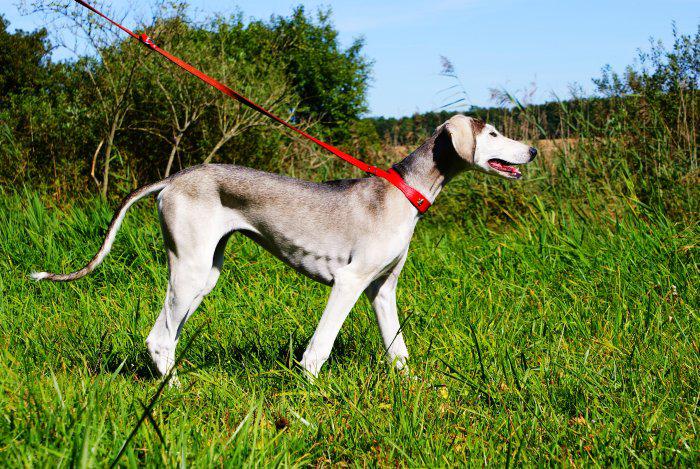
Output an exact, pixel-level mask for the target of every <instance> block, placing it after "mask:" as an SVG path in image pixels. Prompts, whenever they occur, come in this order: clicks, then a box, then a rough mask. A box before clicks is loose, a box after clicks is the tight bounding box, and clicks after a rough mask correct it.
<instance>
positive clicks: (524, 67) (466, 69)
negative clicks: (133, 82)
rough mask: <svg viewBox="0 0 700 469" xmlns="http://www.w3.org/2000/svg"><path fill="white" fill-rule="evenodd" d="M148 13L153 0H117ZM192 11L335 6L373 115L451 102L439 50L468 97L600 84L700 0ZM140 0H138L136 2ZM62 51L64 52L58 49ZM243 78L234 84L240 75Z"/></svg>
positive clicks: (693, 14)
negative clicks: (358, 46) (367, 73)
mask: <svg viewBox="0 0 700 469" xmlns="http://www.w3.org/2000/svg"><path fill="white" fill-rule="evenodd" d="M112 3H113V5H115V7H117V8H122V7H123V8H127V6H129V5H131V10H130V11H132V12H133V14H136V15H140V14H144V15H147V14H148V12H149V8H148V5H149V3H151V2H149V1H148V0H143V1H141V2H138V3H134V2H132V3H130V2H129V1H128V0H114V1H113V2H112ZM190 3H191V4H192V6H193V13H194V14H195V16H196V17H199V18H203V17H204V16H206V15H207V14H210V13H214V12H216V13H223V14H227V13H232V12H234V11H236V8H240V10H241V11H242V12H243V13H244V15H245V16H246V17H254V18H267V17H269V16H270V15H271V14H283V15H286V14H289V13H290V12H291V10H292V8H293V6H294V5H298V4H300V3H301V4H304V5H305V6H306V8H307V9H308V11H315V10H316V9H317V8H319V7H330V8H331V9H332V10H333V16H332V17H333V22H334V24H335V26H336V27H337V29H338V30H339V31H340V37H341V41H342V42H343V43H344V44H349V43H350V42H351V41H352V39H353V38H355V37H358V36H362V37H364V38H365V54H366V55H367V56H368V57H369V58H371V59H372V60H374V68H373V80H372V85H371V89H370V92H369V99H368V102H369V108H370V112H369V115H385V116H401V115H408V114H412V113H414V112H423V111H429V110H435V109H437V108H439V107H440V106H441V105H442V104H445V103H446V101H445V100H444V95H441V94H439V91H440V90H441V89H444V88H445V87H447V86H450V85H451V84H453V82H451V81H450V80H448V79H447V78H445V77H442V76H440V75H439V72H440V55H444V56H446V57H448V58H449V59H450V60H451V61H452V62H453V63H454V66H455V68H456V71H457V73H458V75H459V76H460V78H461V80H462V82H463V84H464V87H465V88H466V90H467V93H468V96H469V104H474V105H482V106H483V105H489V104H493V103H492V102H491V101H490V98H489V89H490V88H506V89H508V90H510V91H513V92H516V94H517V93H518V91H519V90H523V89H525V88H529V87H530V86H531V83H533V82H534V83H535V84H536V89H537V91H536V93H535V94H534V96H533V98H532V101H533V102H542V101H546V100H549V99H551V98H552V96H553V94H556V95H558V96H561V97H566V96H567V95H568V90H569V85H570V84H573V83H577V84H579V85H581V86H583V88H584V90H586V91H588V92H591V91H592V84H591V78H592V77H595V76H598V74H599V71H600V69H601V67H602V66H603V65H605V64H610V65H612V66H613V68H615V69H618V70H621V69H622V68H623V67H624V66H625V65H627V64H629V63H630V62H631V61H632V60H633V58H634V57H635V56H636V50H637V49H638V48H640V47H642V48H644V47H646V46H647V44H648V39H649V37H654V38H658V39H661V40H663V41H664V43H666V44H668V43H670V38H671V22H672V21H675V22H676V24H677V26H678V29H679V30H680V31H681V32H684V33H692V32H694V31H695V29H696V28H697V25H698V23H699V22H700V0H663V1H659V0H656V1H646V0H643V1H627V0H620V1H613V0H610V1H599V0H592V1H563V0H562V1H553V0H531V1H526V0H504V1H486V0H462V1H458V0H432V1H417V0H403V1H395V0H391V1H376V0H375V1H369V0H356V1H317V0H313V1H286V0H273V1H264V0H241V1H238V2H215V1H211V0H210V1H205V0H191V1H190ZM134 5H137V6H136V7H134ZM0 13H2V14H3V15H5V17H6V18H8V19H9V20H10V22H11V26H10V27H11V29H13V28H15V27H17V28H22V29H25V30H26V29H34V28H36V27H41V26H43V24H42V21H43V20H42V18H40V17H34V16H29V17H27V16H21V15H20V13H19V12H18V9H17V2H16V1H14V0H0ZM58 54H59V55H60V52H59V53H58ZM231 85H233V86H234V87H235V84H231Z"/></svg>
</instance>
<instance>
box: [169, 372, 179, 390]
mask: <svg viewBox="0 0 700 469" xmlns="http://www.w3.org/2000/svg"><path fill="white" fill-rule="evenodd" d="M168 386H170V387H171V388H175V389H180V388H182V383H181V382H180V378H178V377H177V375H173V376H171V377H170V379H169V380H168Z"/></svg>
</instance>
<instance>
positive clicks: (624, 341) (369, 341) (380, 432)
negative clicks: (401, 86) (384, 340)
mask: <svg viewBox="0 0 700 469" xmlns="http://www.w3.org/2000/svg"><path fill="white" fill-rule="evenodd" d="M504 187H505V186H504ZM522 197H524V199H523V201H522V203H521V204H520V206H522V207H524V208H523V209H522V210H521V211H520V212H519V213H511V214H510V215H511V216H512V219H511V220H510V221H509V222H507V223H498V224H491V223H488V220H484V219H482V218H480V217H473V218H471V219H470V218H469V217H464V219H463V220H461V222H460V223H454V222H450V223H447V222H444V221H442V218H440V216H431V215H429V216H428V217H427V218H426V220H424V221H422V222H421V223H420V224H419V226H418V229H417V231H416V235H415V238H414V241H413V244H412V247H411V254H410V256H409V260H408V263H407V265H406V268H405V269H404V272H403V274H402V279H401V282H400V284H399V300H398V301H399V309H400V315H401V318H402V320H403V321H404V331H405V337H406V341H407V344H408V347H409V351H410V352H411V354H412V358H411V367H412V374H413V375H415V377H416V379H409V378H407V377H405V376H403V375H400V374H396V373H394V372H392V371H390V370H389V369H388V367H387V366H385V364H384V362H383V357H382V347H381V340H380V336H379V333H378V330H377V328H376V325H375V322H374V317H373V313H372V312H371V310H370V307H369V304H368V302H367V300H366V299H364V298H363V299H362V300H361V301H360V302H359V303H358V305H357V306H356V307H355V309H354V310H353V312H352V313H351V315H350V318H349V320H348V321H347V322H346V324H345V326H344V327H343V329H342V331H341V333H340V336H339V338H338V340H337V342H336V346H335V348H334V350H333V354H332V356H331V360H330V361H329V362H328V363H327V365H326V366H325V367H324V369H323V370H322V372H321V376H320V378H319V380H318V381H317V382H315V383H314V384H309V383H307V382H306V381H305V380H304V379H303V377H302V376H301V374H300V372H299V369H298V367H297V366H296V365H295V360H298V359H299V358H301V354H302V352H303V350H304V347H305V345H306V342H307V341H308V339H309V338H310V337H311V334H312V333H313V330H314V328H315V326H316V323H317V321H318V318H319V316H320V313H321V311H322V309H323V306H324V303H325V299H326V295H327V293H328V290H327V289H326V287H323V286H321V285H318V284H315V283H314V282H312V281H310V280H308V279H305V278H302V277H300V276H299V275H297V274H295V273H294V272H293V271H291V270H290V269H289V268H287V267H286V266H284V265H283V264H282V263H280V262H279V261H277V260H276V259H274V258H273V257H272V256H270V255H269V254H267V253H266V252H265V251H263V250H262V249H261V248H259V247H258V246H257V245H255V244H254V243H252V242H250V241H248V240H247V239H245V238H243V237H234V238H232V240H231V242H229V249H228V252H227V262H226V264H225V266H224V272H223V275H222V277H221V280H220V281H219V284H218V286H217V287H216V289H215V290H214V291H213V292H212V294H211V295H209V296H208V297H207V298H206V299H205V301H204V302H203V304H202V306H201V307H200V308H199V310H198V311H197V313H196V315H195V316H194V317H193V318H192V319H191V320H190V322H189V323H188V324H187V326H186V328H185V332H184V336H183V339H182V340H181V342H180V347H179V349H178V351H179V355H180V356H181V357H182V358H183V360H182V361H181V363H180V364H179V372H178V373H179V376H180V380H181V381H182V387H181V388H169V387H166V388H164V389H163V390H162V393H159V389H160V385H161V382H160V381H159V380H157V379H153V378H152V376H151V371H150V367H149V365H148V358H147V352H146V349H145V345H144V340H145V338H146V335H147V334H148V332H149V330H150V328H151V326H152V324H153V322H154V320H155V318H156V315H157V313H158V311H159V310H160V306H161V302H162V300H163V296H164V291H165V285H166V281H167V269H166V266H165V256H164V252H163V248H162V243H161V240H160V233H159V228H158V223H157V217H156V216H155V210H154V207H153V203H152V202H142V203H141V205H140V206H139V207H137V208H136V209H133V210H132V211H131V212H130V213H129V215H128V216H127V220H126V222H125V225H124V226H123V228H122V230H121V231H120V233H119V236H118V237H117V241H116V243H115V247H114V248H113V250H112V253H111V255H110V256H109V257H108V258H107V260H106V261H105V262H104V263H103V264H102V265H101V266H100V267H99V269H98V270H97V271H96V272H95V273H94V274H93V275H92V276H90V277H88V278H87V279H84V280H81V281H78V282H74V283H70V284H51V283H36V282H32V281H30V280H29V278H28V276H27V275H28V274H29V273H30V272H31V271H32V270H37V269H48V270H54V271H68V270H72V269H74V268H77V267H79V266H82V265H83V264H84V263H85V262H86V261H87V260H88V259H89V258H90V257H91V256H92V254H93V253H94V251H95V250H96V249H97V247H98V245H99V243H100V242H101V239H102V235H103V233H104V228H105V227H106V225H107V223H108V221H109V219H110V218H111V209H110V208H109V207H108V206H107V205H106V204H104V203H100V202H97V201H92V202H89V201H88V202H84V203H82V204H75V205H72V206H69V204H62V205H60V206H52V207H50V208H48V207H47V205H45V202H43V201H41V200H40V199H39V198H38V197H37V196H36V195H34V194H32V193H5V194H4V195H2V196H1V197H0V243H1V245H0V390H1V394H0V405H1V408H2V419H0V464H2V465H4V466H13V467H17V466H32V465H39V466H57V465H62V466H67V465H71V466H72V465H77V466H93V465H97V466H103V465H108V464H110V463H111V462H113V461H114V459H115V458H116V457H117V455H118V454H119V453H120V449H122V447H123V446H124V445H125V446H124V451H123V454H122V455H121V457H120V459H119V461H118V462H119V464H122V465H129V466H136V465H139V464H144V463H145V464H149V465H150V464H152V465H168V466H174V465H176V464H177V465H183V466H185V465H194V466H212V465H214V466H221V465H226V466H232V467H238V466H240V465H246V466H268V465H284V466H287V465H290V466H297V465H321V466H323V465H330V464H337V463H347V464H350V465H358V466H375V465H379V466H395V465H408V466H435V465H438V466H444V465H451V464H464V463H469V464H471V465H478V466H480V465H485V464H498V465H509V464H523V463H524V464H537V465H541V464H550V463H554V464H564V465H569V464H572V465H576V466H579V465H589V464H590V465H603V466H606V465H611V464H615V465H638V464H641V465H659V464H663V465H687V466H691V465H697V463H698V461H699V460H700V452H699V451H700V441H699V439H698V430H699V427H700V413H699V410H698V405H699V404H700V359H699V347H700V345H699V343H698V338H699V337H700V321H699V318H698V256H697V252H698V251H697V246H698V244H699V243H700V241H699V239H698V230H697V225H694V224H688V223H685V224H683V223H672V222H671V221H669V220H668V219H667V218H666V217H665V216H664V215H662V214H659V213H654V212H653V211H651V210H645V209H644V208H643V207H642V206H641V205H639V204H634V203H629V204H627V205H626V206H625V207H623V208H622V209H620V210H617V211H616V212H615V213H613V211H608V210H606V209H605V202H604V201H603V200H602V199H601V202H599V204H598V205H594V203H593V201H592V199H589V200H590V204H585V203H584V204H577V203H573V202H571V203H564V202H560V203H557V204H551V203H546V202H545V201H544V200H543V199H540V198H539V197H538V196H536V195H527V193H526V194H525V195H522ZM584 199H585V198H584ZM440 201H441V199H439V200H438V204H439V203H440ZM464 203H465V204H466V203H467V202H464ZM469 203H472V204H478V203H479V200H478V199H472V200H471V202H469ZM457 206H458V205H457ZM185 348H186V350H185ZM144 409H151V410H150V412H145V411H144ZM133 431H135V433H134V434H133V437H131V438H130V434H132V432H133ZM125 443H126V444H125Z"/></svg>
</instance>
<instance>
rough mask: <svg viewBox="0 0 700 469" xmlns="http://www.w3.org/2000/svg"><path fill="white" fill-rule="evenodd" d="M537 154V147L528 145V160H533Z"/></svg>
mask: <svg viewBox="0 0 700 469" xmlns="http://www.w3.org/2000/svg"><path fill="white" fill-rule="evenodd" d="M536 156H537V148H535V147H530V161H532V160H534V159H535V157H536Z"/></svg>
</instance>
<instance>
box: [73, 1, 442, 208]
mask: <svg viewBox="0 0 700 469" xmlns="http://www.w3.org/2000/svg"><path fill="white" fill-rule="evenodd" d="M75 1H76V2H77V3H79V4H80V5H82V6H84V7H85V8H87V9H88V10H90V11H92V12H94V13H96V14H98V15H100V16H101V17H102V18H104V19H106V20H107V21H109V22H110V23H112V24H113V25H114V26H116V27H117V28H119V29H121V30H122V31H124V32H125V33H126V34H128V35H129V36H131V37H133V38H134V39H136V40H137V41H139V42H141V43H142V44H143V45H145V46H146V47H148V48H149V49H151V50H154V51H156V52H158V53H159V54H160V55H162V56H163V57H165V58H166V59H168V60H169V61H171V62H172V63H174V64H175V65H177V66H178V67H180V68H183V69H185V70H186V71H188V72H189V73H191V74H192V75H194V76H196V77H197V78H199V79H200V80H202V81H203V82H205V83H207V84H209V85H211V86H213V87H214V88H216V89H217V90H219V91H221V92H222V93H224V94H225V95H228V96H230V97H231V98H233V99H235V100H236V101H238V102H240V103H241V104H244V105H246V106H248V107H249V108H251V109H255V110H256V111H258V112H259V113H261V114H264V115H266V116H267V117H269V118H271V119H273V120H275V121H277V122H279V123H280V124H282V125H284V126H285V127H287V128H289V129H291V130H293V131H294V132H296V133H298V134H299V135H301V136H302V137H305V138H307V139H309V140H311V141H312V142H314V143H315V144H316V145H318V146H321V147H323V148H325V149H326V150H328V151H330V152H331V153H333V154H334V155H335V156H337V157H339V158H342V159H343V160H345V161H347V162H348V163H350V164H351V165H353V166H355V167H356V168H360V169H361V170H362V171H364V172H366V173H369V174H373V175H375V176H379V177H380V178H384V179H386V180H387V181H389V182H390V183H392V184H393V185H394V186H396V188H397V189H399V190H400V191H401V192H403V194H404V195H405V196H406V198H407V199H408V200H409V202H411V204H413V206H414V207H416V209H418V211H419V212H420V213H425V212H426V210H428V208H429V207H430V205H431V204H430V201H429V200H428V199H427V198H425V197H424V196H423V195H422V194H421V193H420V192H418V191H417V190H415V189H414V188H413V187H411V186H409V185H408V184H406V182H405V181H404V180H403V178H402V177H401V175H400V174H399V173H397V172H396V171H395V170H394V168H390V169H389V170H388V171H387V170H384V169H381V168H377V167H376V166H372V165H369V164H367V163H365V162H364V161H361V160H358V159H357V158H355V157H354V156H351V155H348V154H347V153H345V152H343V151H341V150H339V149H337V148H336V147H334V146H333V145H330V144H328V143H326V142H323V141H321V140H319V139H317V138H316V137H314V136H312V135H309V134H308V133H306V132H304V131H303V130H301V129H299V128H297V127H295V126H293V125H292V124H290V123H289V122H287V121H285V120H283V119H281V118H279V117H277V116H276V115H274V114H272V113H271V112H270V111H268V110H267V109H265V108H263V107H262V106H260V105H258V104H255V103H254V102H253V101H251V100H250V99H248V98H246V97H245V96H243V95H241V94H238V93H237V92H235V91H234V90H232V89H231V88H229V87H228V86H226V85H224V84H223V83H220V82H218V81H216V80H214V79H213V78H212V77H210V76H209V75H207V74H205V73H203V72H201V71H199V70H197V69H196V68H194V67H193V66H192V65H190V64H188V63H187V62H184V61H182V60H180V59H179V58H177V57H175V56H174V55H171V54H170V53H168V52H166V51H164V50H163V49H161V48H160V47H158V46H157V45H155V44H154V43H153V41H152V40H151V38H150V37H148V36H147V35H146V34H141V35H140V36H139V35H137V34H136V33H134V32H133V31H131V30H130V29H128V28H125V27H124V26H122V25H121V24H119V23H117V22H116V21H114V20H112V19H111V18H109V17H107V16H105V15H104V14H102V13H101V12H100V11H98V10H96V9H95V8H93V7H92V6H91V5H89V4H87V3H86V2H84V1H83V0H75Z"/></svg>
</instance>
